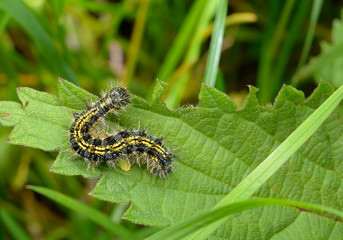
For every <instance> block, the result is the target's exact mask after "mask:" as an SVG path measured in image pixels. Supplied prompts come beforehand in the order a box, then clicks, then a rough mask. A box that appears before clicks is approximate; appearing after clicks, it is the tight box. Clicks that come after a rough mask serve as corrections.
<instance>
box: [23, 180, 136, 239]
mask: <svg viewBox="0 0 343 240" xmlns="http://www.w3.org/2000/svg"><path fill="white" fill-rule="evenodd" d="M28 188H29V189H31V190H33V191H35V192H38V193H40V194H42V195H44V196H45V197H47V198H50V199H52V200H54V201H55V202H57V203H59V204H61V205H63V206H65V207H67V208H69V209H71V210H73V211H75V212H78V213H81V214H82V215H84V216H86V217H88V218H89V219H90V220H92V221H93V222H95V223H97V224H99V225H100V226H102V227H103V228H105V229H107V230H108V231H110V232H111V233H113V234H115V235H117V236H119V237H121V238H123V239H136V238H135V236H134V235H132V234H131V232H130V231H129V230H127V229H125V228H124V227H123V226H121V225H120V224H117V223H114V222H113V221H112V220H111V219H110V218H109V217H107V216H106V215H105V214H103V213H102V212H99V211H97V210H95V209H93V208H91V207H88V206H86V205H84V204H82V203H80V202H78V201H76V200H74V199H73V198H70V197H68V196H65V195H64V194H62V193H59V192H56V191H54V190H51V189H48V188H44V187H38V186H29V187H28Z"/></svg>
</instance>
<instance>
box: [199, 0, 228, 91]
mask: <svg viewBox="0 0 343 240" xmlns="http://www.w3.org/2000/svg"><path fill="white" fill-rule="evenodd" d="M227 8H228V0H220V1H219V4H218V6H217V12H216V18H215V21H214V29H213V33H212V38H211V43H210V51H209V55H208V59H207V64H206V69H205V77H204V83H205V84H207V85H208V86H211V87H214V86H215V84H216V78H217V72H218V66H219V59H220V54H221V50H222V44H223V36H224V29H225V20H226V13H227Z"/></svg>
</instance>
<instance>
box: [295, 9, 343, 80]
mask: <svg viewBox="0 0 343 240" xmlns="http://www.w3.org/2000/svg"><path fill="white" fill-rule="evenodd" d="M341 15H342V16H341V20H338V19H336V20H335V21H334V23H333V27H332V36H331V38H332V43H329V42H322V43H321V53H320V55H318V56H316V57H314V58H312V59H311V61H310V62H309V63H308V64H307V65H305V66H304V67H303V68H302V69H300V70H299V72H297V74H296V75H295V76H294V79H295V80H299V81H304V80H305V79H307V78H309V77H312V76H314V78H315V80H316V82H317V83H319V82H320V81H327V82H329V83H331V84H332V85H334V86H335V87H339V86H341V85H342V84H343V80H342V74H343V34H342V33H343V12H342V14H341Z"/></svg>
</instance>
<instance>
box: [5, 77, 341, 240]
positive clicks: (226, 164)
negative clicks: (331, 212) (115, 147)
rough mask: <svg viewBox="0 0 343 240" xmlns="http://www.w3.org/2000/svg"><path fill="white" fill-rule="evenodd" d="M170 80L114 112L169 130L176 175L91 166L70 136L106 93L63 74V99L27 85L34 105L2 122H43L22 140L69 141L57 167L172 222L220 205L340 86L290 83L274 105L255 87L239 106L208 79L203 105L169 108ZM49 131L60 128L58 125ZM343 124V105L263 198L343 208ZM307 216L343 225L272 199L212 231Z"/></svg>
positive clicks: (277, 226)
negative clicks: (307, 92) (76, 115)
mask: <svg viewBox="0 0 343 240" xmlns="http://www.w3.org/2000/svg"><path fill="white" fill-rule="evenodd" d="M164 87H165V84H164V83H162V82H157V84H156V88H155V91H154V94H153V100H152V102H151V103H149V102H146V101H145V100H143V99H141V98H138V97H136V96H133V98H132V103H131V104H130V105H129V106H128V107H127V108H126V109H125V111H120V112H119V113H118V115H117V116H110V118H111V119H112V118H113V120H114V121H116V122H118V123H119V124H120V126H121V127H123V128H128V129H137V127H138V126H139V125H140V126H141V127H143V128H148V133H149V134H151V135H153V136H159V135H162V136H164V137H165V145H166V146H167V147H169V148H171V149H174V150H173V152H174V153H175V154H176V155H177V157H178V160H177V161H176V163H175V168H174V169H173V172H172V173H171V174H170V175H169V176H168V177H167V178H166V179H160V178H157V177H154V176H152V175H151V174H149V173H148V172H147V171H146V170H145V169H144V167H138V166H133V167H132V169H131V170H130V171H129V172H124V171H121V170H119V169H112V168H108V167H107V166H106V165H101V166H99V167H97V168H96V169H95V170H92V169H90V170H87V165H86V164H85V161H84V160H83V159H80V158H75V157H74V158H72V152H71V150H70V147H69V141H68V134H65V133H67V131H68V129H69V127H70V126H71V123H72V112H74V111H81V110H82V109H84V108H82V104H84V103H86V102H89V101H90V100H91V101H92V100H94V99H96V97H94V96H93V95H91V94H89V93H87V92H85V91H84V90H82V89H80V88H78V87H76V86H75V85H73V84H71V83H68V82H67V81H63V80H60V82H59V99H58V98H57V97H54V96H51V95H49V94H46V93H41V92H37V91H35V90H32V89H26V88H23V89H19V90H18V91H19V92H18V94H19V96H20V99H21V101H22V103H23V106H25V107H23V108H22V111H19V113H18V114H17V113H13V114H12V118H13V122H11V120H12V118H9V119H5V120H1V123H2V122H3V121H6V125H11V126H12V125H15V124H16V126H15V128H14V131H13V132H12V134H11V136H12V135H13V133H14V132H18V130H16V129H17V128H21V129H24V130H26V129H27V128H26V126H30V124H34V123H35V122H36V121H38V122H39V125H38V124H37V125H34V126H33V129H35V130H30V131H31V132H30V134H29V135H27V133H26V132H25V131H24V130H21V131H20V132H21V134H22V136H21V138H20V139H21V140H20V141H19V143H20V144H25V145H29V146H35V147H38V148H41V149H44V150H53V149H57V148H59V149H60V154H59V156H58V158H57V159H56V161H55V162H54V164H53V166H52V171H53V172H56V173H61V174H67V175H83V176H86V177H97V176H100V175H101V176H102V177H101V178H100V181H99V182H98V184H97V185H96V186H95V188H94V189H93V191H92V193H91V194H92V195H93V196H94V197H97V198H100V199H103V200H106V201H113V202H131V205H130V207H129V209H128V210H127V212H126V213H125V215H124V217H125V218H126V219H128V220H131V221H133V222H135V223H140V224H145V225H152V226H167V225H170V224H174V223H177V222H180V221H182V220H185V219H187V218H189V217H190V216H193V215H195V214H199V213H201V212H203V211H205V210H207V209H210V208H213V207H214V206H215V205H216V204H217V203H218V202H219V201H220V200H222V199H223V198H224V197H225V196H226V195H227V194H228V193H229V192H230V191H232V189H233V188H235V187H236V186H237V185H238V184H239V183H240V182H241V181H242V180H243V179H244V178H245V177H246V176H248V175H249V173H251V172H252V171H253V170H254V169H255V168H256V167H257V166H258V165H259V164H260V163H261V162H262V161H263V160H264V159H266V158H267V156H269V155H270V153H272V152H273V151H274V150H275V149H276V148H277V147H278V146H279V145H280V144H281V143H282V142H283V141H284V140H285V139H286V138H287V137H288V136H289V135H290V134H291V133H292V132H293V131H294V130H295V129H297V127H298V126H299V125H300V124H301V123H302V122H304V120H306V119H307V118H308V116H309V115H310V114H311V113H312V112H314V110H315V109H316V108H318V107H319V106H320V105H321V103H323V102H324V101H325V99H327V98H328V97H329V96H330V95H331V94H332V93H333V92H334V89H333V87H332V86H330V85H329V84H327V83H321V84H320V85H319V86H318V88H317V89H316V90H315V92H314V93H313V94H312V96H311V97H309V98H308V99H306V100H305V97H304V94H303V93H302V92H300V91H298V90H296V89H294V88H292V87H289V86H284V87H283V88H282V89H281V91H280V93H279V95H278V98H277V99H276V101H275V104H274V106H268V107H261V106H259V104H258V102H257V99H256V96H255V94H256V92H257V89H256V88H254V87H251V88H250V93H249V95H248V96H247V99H246V103H245V105H244V107H243V108H242V109H239V110H237V107H236V105H235V103H234V102H233V101H232V100H231V99H229V98H228V96H227V95H225V94H223V93H221V92H219V91H217V90H216V89H213V88H211V87H208V86H206V85H203V87H202V89H201V92H200V97H199V98H200V105H199V106H197V107H186V108H179V109H176V110H169V109H168V108H166V106H165V105H164V103H163V102H162V100H161V96H162V94H163V90H164ZM24 90H25V91H24ZM23 92H25V94H23ZM7 103H8V102H7ZM7 103H5V104H3V103H1V104H3V105H1V104H0V112H9V109H10V106H8V104H7ZM30 106H34V108H33V107H30ZM12 107H13V106H12ZM17 108H19V107H18V106H17V107H16V108H15V109H17ZM62 118H63V119H62ZM108 121H109V122H111V121H110V120H108ZM32 122H33V123H32ZM54 128H55V129H54ZM41 129H50V133H49V134H48V133H46V132H45V131H41ZM342 130H343V125H342V124H341V119H340V116H339V114H338V111H334V112H333V113H332V114H331V115H330V116H329V117H328V118H327V119H326V121H325V122H324V123H323V124H322V125H321V127H319V129H318V130H317V131H316V132H315V133H314V134H313V136H312V137H311V138H310V139H309V140H308V141H307V142H306V143H305V144H304V145H303V146H302V147H301V148H300V149H299V150H297V152H296V154H295V155H293V156H292V157H291V158H290V159H289V160H288V162H287V164H285V165H284V166H283V167H282V168H280V169H279V170H278V171H277V172H276V173H275V174H274V175H273V176H272V177H271V178H270V179H268V180H267V181H266V182H265V183H264V184H263V185H262V187H260V188H259V190H258V191H257V192H255V193H254V195H253V197H254V198H256V197H264V198H280V199H287V200H294V201H303V202H308V203H312V204H322V205H324V206H327V207H331V208H335V209H342V206H343V200H342V199H343V184H342V177H341V176H342V173H343V162H342V161H341V156H342V154H343V147H342V144H343V139H342V132H343V131H342ZM54 131H56V132H54ZM110 131H111V130H110ZM18 133H19V132H18ZM46 138H47V139H48V141H46ZM41 140H44V141H41ZM15 143H16V142H15ZM33 143H34V144H33ZM304 215H306V217H304ZM306 219H307V220H306ZM318 219H319V220H318ZM305 220H306V221H308V222H307V226H309V227H310V224H311V223H312V221H313V222H316V223H318V225H316V226H317V227H318V226H321V227H322V228H325V232H327V231H329V230H330V229H331V228H330V226H332V223H333V222H334V225H335V229H337V231H338V232H340V231H341V229H342V223H341V222H339V221H337V220H334V219H330V218H328V217H327V216H325V215H322V216H319V215H317V214H314V213H312V212H303V211H301V210H300V209H296V208H290V207H285V206H267V207H263V208H256V209H251V210H248V211H245V212H242V213H239V214H235V215H232V216H230V217H229V218H228V219H227V220H226V221H225V223H224V224H223V225H221V227H220V228H218V230H217V232H215V233H213V234H212V236H213V237H216V238H231V239H268V238H272V237H275V236H277V234H280V233H285V234H286V233H287V232H288V229H291V228H297V227H298V228H301V227H302V226H303V225H304V221H305ZM308 231H310V229H309V230H308ZM335 231H336V230H335ZM308 234H309V235H310V233H308ZM311 234H312V233H311Z"/></svg>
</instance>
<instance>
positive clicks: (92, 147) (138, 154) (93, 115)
mask: <svg viewBox="0 0 343 240" xmlns="http://www.w3.org/2000/svg"><path fill="white" fill-rule="evenodd" d="M130 100H131V95H130V93H129V92H128V91H127V90H126V89H125V88H123V87H114V88H112V89H111V90H110V92H109V93H108V94H106V95H105V96H104V97H103V98H101V99H100V100H99V101H97V102H94V103H91V104H90V105H89V106H88V107H87V109H86V110H84V111H83V112H82V113H80V114H75V115H74V118H75V119H74V122H73V124H72V126H71V127H70V143H71V148H72V150H73V151H74V152H75V153H76V154H77V155H79V156H80V157H82V158H84V159H85V160H86V161H87V162H88V163H89V164H90V165H96V164H98V163H101V162H106V163H108V164H109V165H111V166H115V165H116V164H117V163H118V161H119V160H120V159H128V160H129V161H130V163H131V164H138V165H139V166H140V165H142V164H146V166H147V169H148V171H149V172H150V173H153V174H154V175H158V176H160V177H166V176H167V175H168V174H169V173H170V172H171V170H172V167H173V166H172V163H173V161H174V158H175V156H174V155H173V154H172V152H171V151H170V150H169V149H168V148H167V147H166V146H164V145H163V143H162V139H161V138H156V137H153V136H150V135H148V134H147V133H146V132H145V131H144V130H136V131H129V130H120V131H117V132H115V133H114V134H109V133H105V134H101V136H99V134H93V132H94V131H92V130H93V129H94V128H95V127H96V125H97V124H98V123H99V122H101V121H102V120H103V119H104V118H105V117H106V116H107V114H108V113H110V112H113V111H115V110H118V109H121V108H123V107H125V106H127V105H128V104H129V103H130Z"/></svg>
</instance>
